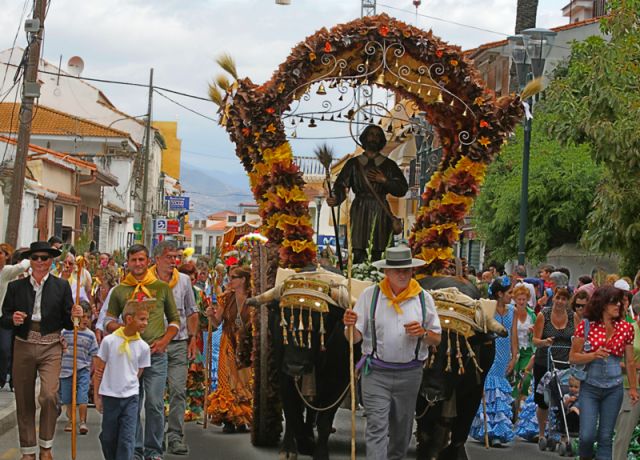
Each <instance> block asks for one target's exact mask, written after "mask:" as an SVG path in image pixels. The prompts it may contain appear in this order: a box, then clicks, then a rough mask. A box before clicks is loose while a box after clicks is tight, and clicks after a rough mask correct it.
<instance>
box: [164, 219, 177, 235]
mask: <svg viewBox="0 0 640 460" xmlns="http://www.w3.org/2000/svg"><path fill="white" fill-rule="evenodd" d="M166 223H167V227H166V233H169V234H176V233H180V221H179V220H177V219H170V220H167V221H166Z"/></svg>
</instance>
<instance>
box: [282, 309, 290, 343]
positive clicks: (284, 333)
mask: <svg viewBox="0 0 640 460" xmlns="http://www.w3.org/2000/svg"><path fill="white" fill-rule="evenodd" d="M280 326H282V343H284V344H285V345H289V339H288V336H289V333H288V332H287V320H286V319H285V317H284V308H281V309H280Z"/></svg>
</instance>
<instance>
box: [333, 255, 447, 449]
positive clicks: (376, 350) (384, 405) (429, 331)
mask: <svg viewBox="0 0 640 460" xmlns="http://www.w3.org/2000/svg"><path fill="white" fill-rule="evenodd" d="M374 265H375V266H376V267H377V268H379V269H382V270H383V271H384V275H385V277H384V279H383V280H382V281H381V282H380V283H379V284H376V285H375V286H371V287H368V288H367V289H365V290H364V292H363V293H362V295H361V296H360V298H359V299H358V301H357V303H356V306H355V308H354V309H353V310H347V311H346V312H345V314H344V324H345V325H346V326H355V330H354V342H355V343H358V342H360V341H361V340H362V341H363V343H362V353H363V358H362V360H361V361H360V363H358V368H361V369H362V380H361V385H362V401H363V404H364V407H365V410H366V412H367V428H366V433H365V439H366V446H367V459H375V460H378V459H379V460H383V459H384V460H386V459H389V460H395V459H401V458H404V456H405V454H406V453H407V449H408V448H409V442H410V440H411V428H412V426H413V417H414V412H415V406H416V398H417V396H418V390H419V388H420V383H421V381H422V367H423V363H424V361H425V360H426V359H427V356H428V354H429V346H430V345H438V344H439V343H440V337H441V332H442V329H441V327H440V320H439V319H438V314H437V312H436V307H435V304H434V301H433V298H432V297H431V295H430V294H429V293H427V292H426V291H425V290H423V289H422V287H421V286H420V285H419V284H418V282H417V281H416V280H415V279H413V269H414V268H415V267H419V266H421V265H424V261H421V260H418V259H413V258H412V257H411V249H410V248H408V247H396V248H389V249H387V251H386V254H385V259H383V260H380V261H378V262H375V263H374ZM346 333H347V332H346V331H345V334H346Z"/></svg>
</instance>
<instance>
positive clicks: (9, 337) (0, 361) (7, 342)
mask: <svg viewBox="0 0 640 460" xmlns="http://www.w3.org/2000/svg"><path fill="white" fill-rule="evenodd" d="M12 354H13V330H12V329H4V328H1V327H0V388H2V387H3V386H4V384H5V383H7V381H8V380H9V379H8V378H7V377H8V376H9V373H10V370H11V356H12Z"/></svg>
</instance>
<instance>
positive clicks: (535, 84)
mask: <svg viewBox="0 0 640 460" xmlns="http://www.w3.org/2000/svg"><path fill="white" fill-rule="evenodd" d="M543 89H544V85H543V83H542V77H538V78H536V79H534V80H531V81H530V82H529V83H527V86H525V87H524V89H523V90H522V93H520V99H522V100H523V101H526V100H527V99H529V98H530V97H533V96H535V95H536V94H538V93H539V92H540V91H542V90H543Z"/></svg>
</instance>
